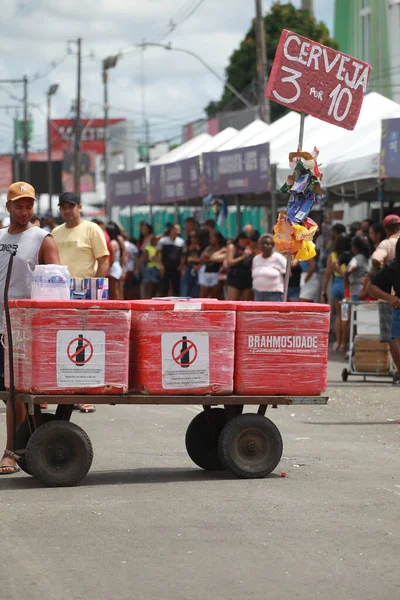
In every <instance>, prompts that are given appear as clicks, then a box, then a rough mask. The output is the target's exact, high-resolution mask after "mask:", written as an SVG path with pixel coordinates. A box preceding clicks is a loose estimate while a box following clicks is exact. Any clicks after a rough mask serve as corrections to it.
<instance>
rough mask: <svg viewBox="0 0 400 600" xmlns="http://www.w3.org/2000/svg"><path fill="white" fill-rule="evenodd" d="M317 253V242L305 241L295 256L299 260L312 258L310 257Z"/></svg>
mask: <svg viewBox="0 0 400 600" xmlns="http://www.w3.org/2000/svg"><path fill="white" fill-rule="evenodd" d="M316 254H317V252H316V250H315V244H314V243H313V242H303V243H302V244H301V248H300V250H299V251H298V252H297V254H296V256H295V258H296V259H297V260H310V258H314V256H316Z"/></svg>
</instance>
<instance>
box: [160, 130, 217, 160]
mask: <svg viewBox="0 0 400 600" xmlns="http://www.w3.org/2000/svg"><path fill="white" fill-rule="evenodd" d="M209 140H211V135H209V134H208V133H200V135H196V137H194V138H193V139H191V140H189V141H187V142H185V143H184V144H182V145H181V146H178V147H177V148H174V149H173V150H171V151H170V152H167V154H164V156H161V157H160V158H158V159H157V160H155V161H153V163H152V164H153V165H163V164H165V163H172V162H175V161H178V160H182V159H183V158H187V156H189V154H190V153H191V152H195V151H197V150H199V149H200V148H201V147H202V146H204V144H205V143H206V142H208V141H209ZM199 153H200V152H199Z"/></svg>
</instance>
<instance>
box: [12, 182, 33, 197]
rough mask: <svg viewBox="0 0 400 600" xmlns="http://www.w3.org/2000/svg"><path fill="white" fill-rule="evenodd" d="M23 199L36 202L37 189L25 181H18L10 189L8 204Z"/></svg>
mask: <svg viewBox="0 0 400 600" xmlns="http://www.w3.org/2000/svg"><path fill="white" fill-rule="evenodd" d="M21 198H31V199H32V200H36V192H35V188H34V187H32V186H31V184H30V183H25V181H16V182H15V183H13V184H11V185H10V187H9V188H8V192H7V202H12V201H13V200H20V199H21Z"/></svg>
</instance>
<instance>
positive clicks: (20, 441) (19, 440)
mask: <svg viewBox="0 0 400 600" xmlns="http://www.w3.org/2000/svg"><path fill="white" fill-rule="evenodd" d="M55 418H56V415H53V414H51V413H43V414H42V419H43V421H44V423H43V425H44V424H45V423H50V421H54V419H55ZM43 425H41V427H43ZM30 437H31V430H30V428H29V422H28V419H25V421H22V423H20V424H19V425H18V427H17V430H16V432H15V443H14V448H15V450H16V451H17V450H25V448H26V447H27V445H28V442H29V438H30ZM18 466H19V467H20V468H21V469H22V471H25V473H28V475H31V472H30V471H29V469H28V466H27V464H26V460H25V454H23V455H22V456H21V459H20V460H19V461H18Z"/></svg>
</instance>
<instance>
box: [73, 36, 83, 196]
mask: <svg viewBox="0 0 400 600" xmlns="http://www.w3.org/2000/svg"><path fill="white" fill-rule="evenodd" d="M76 43H77V46H78V53H77V92H76V119H75V156H74V158H75V166H74V192H75V194H76V195H77V196H78V198H80V197H81V135H82V126H81V63H82V56H81V46H82V40H81V38H78V39H77V41H76Z"/></svg>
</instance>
